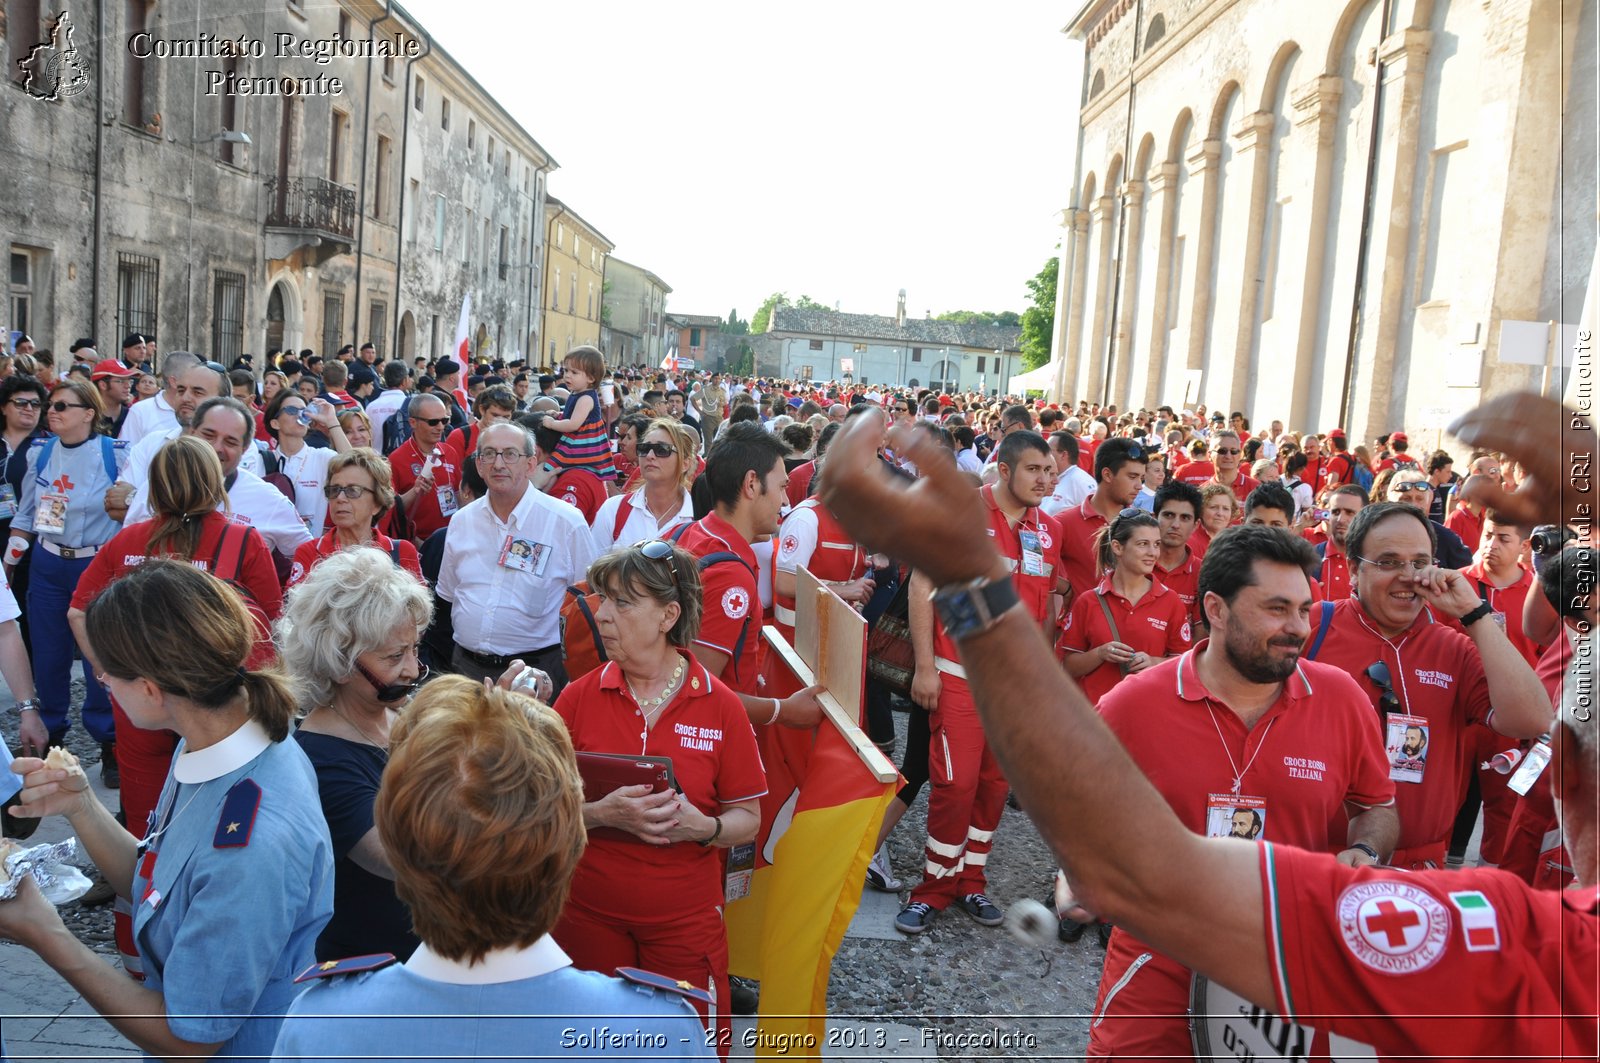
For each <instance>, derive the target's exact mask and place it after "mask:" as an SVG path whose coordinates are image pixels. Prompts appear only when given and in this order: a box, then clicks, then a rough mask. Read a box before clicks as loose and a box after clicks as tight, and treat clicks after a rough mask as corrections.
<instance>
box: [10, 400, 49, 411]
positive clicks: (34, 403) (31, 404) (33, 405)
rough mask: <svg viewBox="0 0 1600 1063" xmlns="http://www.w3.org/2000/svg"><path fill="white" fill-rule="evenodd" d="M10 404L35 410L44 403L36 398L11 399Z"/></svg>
mask: <svg viewBox="0 0 1600 1063" xmlns="http://www.w3.org/2000/svg"><path fill="white" fill-rule="evenodd" d="M11 405H13V406H15V407H16V408H17V409H19V410H37V409H38V408H39V407H40V406H43V405H44V403H43V402H41V401H39V400H38V399H12V400H11Z"/></svg>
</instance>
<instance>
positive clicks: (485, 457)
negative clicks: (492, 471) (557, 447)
mask: <svg viewBox="0 0 1600 1063" xmlns="http://www.w3.org/2000/svg"><path fill="white" fill-rule="evenodd" d="M473 457H474V458H475V459H476V460H477V462H478V464H479V465H493V464H494V463H495V462H497V461H504V462H505V463H506V464H507V465H515V464H516V463H517V462H518V461H526V460H527V459H528V458H531V457H533V455H532V454H529V453H528V452H527V451H526V450H518V449H516V448H515V447H507V448H506V449H504V450H488V449H486V448H484V447H479V448H478V451H477V453H476V454H474V455H473Z"/></svg>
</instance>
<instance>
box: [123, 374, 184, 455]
mask: <svg viewBox="0 0 1600 1063" xmlns="http://www.w3.org/2000/svg"><path fill="white" fill-rule="evenodd" d="M167 359H168V360H169V361H170V360H171V359H172V355H170V354H169V355H167ZM171 386H172V385H171V381H170V378H169V381H168V385H167V387H165V388H163V389H162V390H160V391H158V392H156V393H155V394H154V395H152V396H150V397H149V398H148V399H140V400H139V401H138V402H136V403H134V404H133V405H132V406H129V407H128V416H127V417H125V418H123V420H122V431H120V432H118V433H117V438H118V439H121V440H124V441H126V442H127V443H129V444H133V443H137V442H138V441H139V440H141V439H143V438H144V437H145V436H147V435H152V434H154V433H156V432H159V431H162V430H164V429H169V428H172V429H175V428H177V427H178V414H177V412H176V411H175V410H173V408H172V396H171V395H170V394H169V391H170V389H171Z"/></svg>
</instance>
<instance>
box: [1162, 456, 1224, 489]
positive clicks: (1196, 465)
mask: <svg viewBox="0 0 1600 1063" xmlns="http://www.w3.org/2000/svg"><path fill="white" fill-rule="evenodd" d="M1173 475H1174V476H1176V477H1177V478H1178V482H1179V483H1186V484H1189V485H1190V486H1191V487H1203V486H1204V485H1206V484H1208V483H1210V482H1211V481H1212V480H1214V479H1216V478H1217V467H1216V466H1215V465H1213V464H1211V462H1209V461H1191V462H1189V463H1188V464H1187V465H1185V466H1184V467H1183V469H1182V471H1177V470H1174V472H1173Z"/></svg>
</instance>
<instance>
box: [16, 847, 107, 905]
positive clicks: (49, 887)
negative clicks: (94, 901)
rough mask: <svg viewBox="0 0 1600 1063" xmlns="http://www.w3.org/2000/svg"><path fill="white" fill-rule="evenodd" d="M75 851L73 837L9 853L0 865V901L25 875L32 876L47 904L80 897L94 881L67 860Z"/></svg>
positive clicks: (18, 885)
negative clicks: (0, 874) (0, 872)
mask: <svg viewBox="0 0 1600 1063" xmlns="http://www.w3.org/2000/svg"><path fill="white" fill-rule="evenodd" d="M77 853H78V841H77V839H76V838H68V839H67V840H66V841H60V842H55V843H54V844H52V845H35V846H33V847H32V848H29V849H23V850H21V851H20V852H15V853H12V854H11V855H10V856H8V857H6V860H5V864H4V865H3V867H0V871H3V873H4V878H3V880H0V901H9V900H11V899H12V898H14V897H15V896H16V895H17V889H18V887H20V886H21V885H22V879H23V876H25V875H32V876H33V881H34V882H35V883H36V884H37V885H38V887H39V892H40V893H42V894H44V899H45V900H47V901H49V902H50V903H51V904H55V905H62V904H66V903H67V902H68V901H75V900H77V899H78V898H79V897H82V896H83V895H84V894H85V893H87V892H89V887H90V886H92V885H94V883H93V882H91V881H90V880H89V879H88V877H86V876H85V875H84V873H83V872H82V871H80V870H78V868H76V867H74V866H72V864H70V863H68V861H69V860H71V859H72V858H73V857H74V856H76V855H77Z"/></svg>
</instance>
